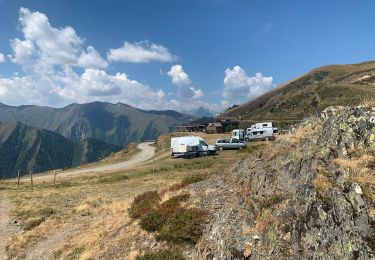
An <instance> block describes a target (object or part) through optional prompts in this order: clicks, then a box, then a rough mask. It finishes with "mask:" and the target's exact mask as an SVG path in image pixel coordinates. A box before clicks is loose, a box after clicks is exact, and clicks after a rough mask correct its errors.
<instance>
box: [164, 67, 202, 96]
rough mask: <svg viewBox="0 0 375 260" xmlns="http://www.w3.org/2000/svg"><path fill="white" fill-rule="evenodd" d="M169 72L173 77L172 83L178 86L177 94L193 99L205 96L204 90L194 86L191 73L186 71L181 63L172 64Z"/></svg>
mask: <svg viewBox="0 0 375 260" xmlns="http://www.w3.org/2000/svg"><path fill="white" fill-rule="evenodd" d="M167 74H168V76H169V77H171V79H172V83H173V84H174V85H175V86H176V87H177V95H178V96H179V97H182V98H193V99H200V98H201V97H203V95H204V93H203V91H202V90H201V89H196V88H194V87H193V86H192V82H191V80H190V79H189V75H188V74H187V73H186V72H185V71H184V69H183V68H182V66H181V65H179V64H178V65H174V66H172V67H171V69H170V70H169V71H168V73H167Z"/></svg>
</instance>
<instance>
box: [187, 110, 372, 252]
mask: <svg viewBox="0 0 375 260" xmlns="http://www.w3.org/2000/svg"><path fill="white" fill-rule="evenodd" d="M374 140H375V109H366V108H362V107H357V108H344V107H330V108H327V109H326V110H324V111H323V112H322V114H321V115H320V116H319V117H318V118H310V119H308V120H305V121H304V122H303V123H302V124H301V125H300V126H299V128H297V129H296V130H295V131H294V133H292V134H291V135H286V136H280V138H278V141H276V142H275V143H273V144H271V145H269V147H268V148H266V149H263V150H260V151H259V152H255V153H254V154H253V155H252V156H251V157H250V158H248V159H246V160H244V161H241V162H238V163H237V164H236V165H234V166H233V167H232V168H231V169H230V170H229V171H227V172H225V173H222V174H220V175H217V176H216V177H214V178H212V179H208V180H206V181H203V182H200V183H196V184H194V185H192V186H191V187H190V192H191V194H193V196H194V197H195V198H196V199H197V200H198V202H197V204H198V205H199V207H201V208H204V209H206V210H209V211H210V216H209V219H208V221H207V223H206V225H205V231H204V235H203V237H202V239H201V241H200V242H199V243H198V245H197V246H196V247H195V248H194V250H193V252H192V253H191V254H192V256H193V259H371V258H374V249H375V247H374V241H375V235H374V226H375V225H374V223H375V220H374V218H373V215H374V214H369V212H374V211H373V204H372V203H373V202H374V201H373V200H372V197H371V196H372V195H371V194H373V193H372V192H373V190H374V188H375V187H374V186H371V185H373V183H374V182H371V180H366V179H365V178H366V177H367V178H369V176H370V177H371V176H372V177H375V173H372V172H373V171H372V168H371V167H372V160H374V165H375V159H374V157H373V155H374V154H375V142H374ZM364 155H366V158H367V160H368V161H367V164H366V165H365V166H363V167H365V168H366V167H367V168H366V169H365V170H366V171H365V173H366V174H367V175H363V176H362V181H360V182H358V183H357V182H356V181H355V180H356V178H357V177H358V176H356V174H359V173H357V172H355V171H353V170H351V168H350V166H347V167H343V166H342V165H341V166H340V164H339V163H338V162H339V161H340V160H341V161H347V162H351V163H353V162H354V159H355V158H359V157H360V156H362V157H363V156H364ZM362 157H361V158H362ZM358 160H359V159H358ZM358 160H357V161H358ZM357 161H356V162H357ZM374 168H375V167H374ZM362 173H363V171H362V170H361V174H362ZM371 174H373V175H371ZM357 179H358V178H357ZM371 183H372V184H371Z"/></svg>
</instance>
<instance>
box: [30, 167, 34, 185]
mask: <svg viewBox="0 0 375 260" xmlns="http://www.w3.org/2000/svg"><path fill="white" fill-rule="evenodd" d="M30 181H31V186H34V181H33V172H32V171H31V170H30Z"/></svg>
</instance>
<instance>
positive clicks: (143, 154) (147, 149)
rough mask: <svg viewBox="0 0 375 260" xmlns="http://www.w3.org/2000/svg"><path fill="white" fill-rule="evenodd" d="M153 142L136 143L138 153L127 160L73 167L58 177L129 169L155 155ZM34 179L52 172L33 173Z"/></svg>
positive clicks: (41, 177)
mask: <svg viewBox="0 0 375 260" xmlns="http://www.w3.org/2000/svg"><path fill="white" fill-rule="evenodd" d="M152 144H153V142H145V143H140V144H139V145H138V149H139V150H140V152H139V153H136V154H134V155H133V156H132V157H131V158H130V159H129V160H126V161H123V162H116V163H109V164H106V165H101V166H93V167H90V168H85V169H74V170H67V171H63V172H59V173H58V175H57V176H58V177H59V178H61V177H69V176H77V175H81V174H89V173H98V172H110V171H118V170H124V169H129V168H131V167H134V166H137V165H139V164H141V163H144V162H146V161H148V160H150V159H152V157H153V156H154V155H155V147H154V146H151V145H152ZM33 178H34V180H47V179H52V178H53V173H49V174H45V173H41V174H35V175H34V177H33Z"/></svg>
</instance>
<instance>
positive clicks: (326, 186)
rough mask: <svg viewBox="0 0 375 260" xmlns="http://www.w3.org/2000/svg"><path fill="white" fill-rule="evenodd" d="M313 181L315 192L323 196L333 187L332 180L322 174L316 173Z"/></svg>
mask: <svg viewBox="0 0 375 260" xmlns="http://www.w3.org/2000/svg"><path fill="white" fill-rule="evenodd" d="M313 183H314V187H315V189H316V190H317V192H318V193H319V194H320V195H321V196H323V197H325V196H327V195H328V194H329V192H330V191H331V190H332V188H333V187H334V184H333V182H332V181H330V180H329V179H328V178H327V176H325V175H323V174H318V175H317V176H316V178H315V179H314V181H313Z"/></svg>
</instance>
